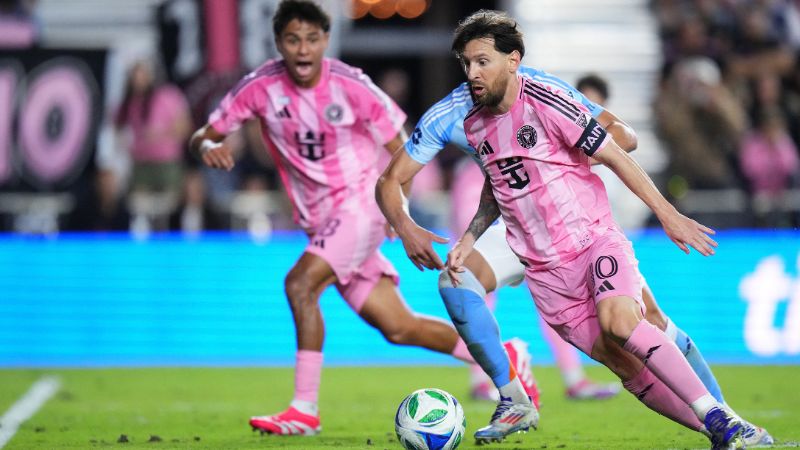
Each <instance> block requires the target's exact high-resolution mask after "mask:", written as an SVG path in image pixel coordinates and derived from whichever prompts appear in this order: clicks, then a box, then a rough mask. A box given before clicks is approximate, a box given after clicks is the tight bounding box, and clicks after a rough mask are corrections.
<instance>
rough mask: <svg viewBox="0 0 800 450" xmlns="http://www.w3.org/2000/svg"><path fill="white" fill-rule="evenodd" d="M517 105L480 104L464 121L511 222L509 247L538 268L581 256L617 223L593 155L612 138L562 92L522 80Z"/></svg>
mask: <svg viewBox="0 0 800 450" xmlns="http://www.w3.org/2000/svg"><path fill="white" fill-rule="evenodd" d="M518 79H519V81H520V91H519V94H518V95H517V98H516V100H515V102H514V105H513V106H512V107H511V109H510V110H509V111H508V112H507V113H505V114H502V115H499V116H495V115H492V114H491V113H490V112H488V111H487V109H486V108H484V107H482V106H480V105H476V106H475V107H474V108H473V109H472V110H471V111H470V112H469V113H468V114H467V116H466V117H465V119H464V130H465V131H466V134H467V140H468V142H469V144H470V145H471V146H473V148H475V149H477V153H478V156H479V157H480V159H481V163H482V164H483V167H484V169H485V171H486V173H487V176H488V177H489V178H490V182H491V185H492V191H493V192H494V195H495V198H496V199H497V203H498V205H499V206H500V211H501V214H502V217H503V220H505V222H506V225H507V229H508V231H507V235H506V237H507V239H508V243H509V245H510V246H511V249H512V250H513V251H514V253H516V254H517V256H518V257H519V258H520V261H522V263H523V264H525V265H526V266H527V267H529V268H531V269H533V270H547V269H552V268H554V267H558V266H560V265H561V264H564V263H566V262H569V261H571V260H573V259H575V258H576V257H577V256H578V255H580V254H581V252H583V251H584V250H585V249H586V248H587V247H588V246H589V244H591V243H592V242H593V241H594V239H595V238H596V237H597V236H600V235H603V234H605V232H606V231H607V230H608V229H609V227H616V224H615V223H614V219H613V218H612V216H611V209H610V207H609V203H608V196H607V195H606V191H605V187H604V186H603V182H602V181H601V180H600V178H599V177H598V176H597V175H595V174H594V173H592V171H591V170H590V169H589V158H588V157H589V156H591V155H593V154H594V153H596V152H598V151H600V150H601V149H602V148H603V147H604V146H605V144H606V143H607V142H608V140H609V139H611V138H610V137H609V136H608V135H607V133H606V130H605V129H603V127H602V126H601V125H600V124H599V123H597V121H595V120H594V119H593V118H592V115H591V113H590V112H589V110H588V109H587V108H586V107H585V106H583V105H582V104H581V103H580V102H578V101H575V100H573V99H572V98H571V97H569V96H568V95H566V94H564V93H562V92H561V91H558V90H555V89H553V88H551V87H548V86H546V85H544V84H542V83H540V82H538V81H535V80H529V79H526V78H523V77H518Z"/></svg>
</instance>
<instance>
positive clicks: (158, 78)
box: [114, 59, 165, 128]
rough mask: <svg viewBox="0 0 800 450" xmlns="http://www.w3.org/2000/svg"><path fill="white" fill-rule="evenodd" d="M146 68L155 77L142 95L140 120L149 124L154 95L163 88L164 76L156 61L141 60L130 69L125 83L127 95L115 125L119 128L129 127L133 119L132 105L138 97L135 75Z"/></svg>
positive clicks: (123, 98) (120, 107) (124, 97)
mask: <svg viewBox="0 0 800 450" xmlns="http://www.w3.org/2000/svg"><path fill="white" fill-rule="evenodd" d="M142 67H144V68H145V69H146V70H150V72H151V74H150V75H151V76H152V77H153V78H152V80H151V82H150V85H149V86H147V88H145V91H144V92H143V93H141V99H142V109H141V111H140V114H141V115H140V117H139V118H140V119H141V120H142V121H143V122H147V120H148V119H149V118H150V113H151V112H152V111H151V109H152V108H151V106H152V103H153V94H154V93H155V91H156V89H158V88H159V87H161V85H163V84H164V78H165V77H164V75H163V73H162V70H161V66H159V65H158V64H157V63H156V62H155V61H152V60H146V59H143V60H139V61H137V62H135V63H134V64H133V65H132V66H131V67H130V68H129V69H128V77H127V80H126V82H125V93H124V94H123V96H122V103H121V104H120V106H119V109H118V110H117V114H116V117H115V118H114V125H116V126H117V127H118V128H121V127H124V126H125V125H128V124H129V123H130V121H131V119H132V117H131V110H130V109H131V103H133V100H134V97H136V96H137V94H135V93H134V92H133V76H134V73H135V72H136V71H137V70H139V69H140V68H142Z"/></svg>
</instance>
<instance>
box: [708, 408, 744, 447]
mask: <svg viewBox="0 0 800 450" xmlns="http://www.w3.org/2000/svg"><path fill="white" fill-rule="evenodd" d="M703 424H704V425H705V427H706V430H707V431H708V433H709V434H710V435H711V449H712V450H735V449H740V448H745V446H744V439H743V437H742V434H743V433H744V425H743V424H742V422H741V421H740V420H739V419H738V418H737V417H736V416H735V415H733V414H731V413H729V412H728V411H725V410H724V409H722V408H718V407H716V406H715V407H713V408H711V409H710V410H709V411H708V412H707V413H706V417H705V419H703Z"/></svg>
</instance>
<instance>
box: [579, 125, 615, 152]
mask: <svg viewBox="0 0 800 450" xmlns="http://www.w3.org/2000/svg"><path fill="white" fill-rule="evenodd" d="M606 134H608V132H606V129H605V128H603V126H602V125H600V124H599V123H598V122H597V121H596V120H594V119H589V123H588V124H587V125H586V127H585V128H584V129H583V134H582V135H581V137H580V138H578V142H576V143H575V148H578V149H581V150H583V153H586V156H592V155H594V153H595V152H596V151H597V150H598V149H599V148H600V144H602V143H603V140H605V138H606Z"/></svg>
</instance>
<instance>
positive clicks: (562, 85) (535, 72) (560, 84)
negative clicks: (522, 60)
mask: <svg viewBox="0 0 800 450" xmlns="http://www.w3.org/2000/svg"><path fill="white" fill-rule="evenodd" d="M519 72H520V73H521V74H522V75H523V76H525V77H528V78H530V79H532V80H536V81H538V82H540V83H542V84H546V85H548V86H551V87H553V88H555V89H558V90H561V91H564V92H565V93H566V94H567V95H569V96H570V97H572V98H574V99H575V100H577V101H579V102H581V103H583V106H585V107H586V108H588V109H589V112H590V113H592V118H594V119H597V116H599V115H600V114H601V113H602V112H603V111H605V109H604V108H603V107H602V106H600V105H598V104H597V103H595V102H593V101H591V100H589V99H588V98H586V97H585V96H584V95H583V94H581V92H580V91H579V90H577V89H575V87H574V86H572V85H571V84H569V83H567V82H566V81H564V80H562V79H561V78H558V77H557V76H555V75H551V74H549V73H547V72H545V71H543V70H539V69H535V68H533V67H528V66H519Z"/></svg>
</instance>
